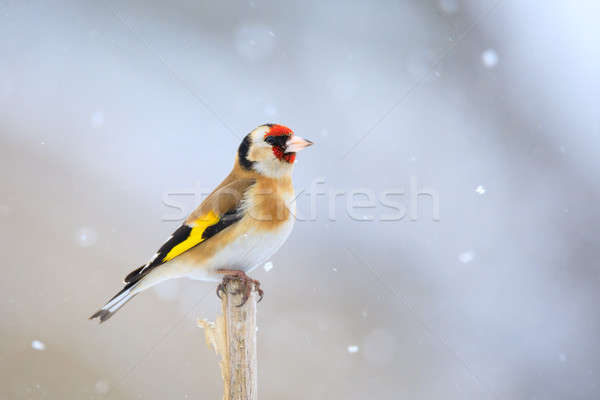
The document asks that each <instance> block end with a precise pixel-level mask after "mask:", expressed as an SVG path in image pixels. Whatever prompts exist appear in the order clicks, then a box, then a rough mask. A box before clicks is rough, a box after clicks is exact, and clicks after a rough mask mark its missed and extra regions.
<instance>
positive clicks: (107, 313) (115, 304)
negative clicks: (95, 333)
mask: <svg viewBox="0 0 600 400" xmlns="http://www.w3.org/2000/svg"><path fill="white" fill-rule="evenodd" d="M140 281H141V280H136V281H134V282H129V283H127V284H126V285H125V287H124V288H123V289H121V291H120V292H119V293H117V294H116V295H115V296H114V297H113V298H112V299H110V300H109V301H108V302H107V303H106V304H105V305H104V306H103V307H102V308H101V309H99V310H98V311H96V312H95V313H94V314H93V315H92V316H91V317H90V319H94V318H99V319H100V323H102V322H104V321H106V320H107V319H109V318H110V317H112V316H113V314H114V313H116V312H117V311H118V310H119V309H120V308H121V307H123V306H124V305H125V303H127V302H128V301H129V300H131V299H132V298H133V297H134V296H135V295H136V294H138V293H139V292H138V291H136V290H135V289H136V287H137V285H138V283H140Z"/></svg>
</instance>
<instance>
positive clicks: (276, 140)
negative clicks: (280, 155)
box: [265, 135, 289, 148]
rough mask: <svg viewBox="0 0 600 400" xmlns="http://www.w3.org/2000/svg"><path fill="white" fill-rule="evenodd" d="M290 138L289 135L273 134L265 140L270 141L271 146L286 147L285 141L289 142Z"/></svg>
mask: <svg viewBox="0 0 600 400" xmlns="http://www.w3.org/2000/svg"><path fill="white" fill-rule="evenodd" d="M288 139H289V137H288V136H287V135H271V136H267V137H266V138H265V142H267V143H269V144H270V145H271V146H277V147H281V148H284V147H285V142H287V140H288Z"/></svg>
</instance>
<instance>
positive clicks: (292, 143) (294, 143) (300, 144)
mask: <svg viewBox="0 0 600 400" xmlns="http://www.w3.org/2000/svg"><path fill="white" fill-rule="evenodd" d="M311 144H313V142H311V141H310V140H307V139H304V138H303V137H300V136H296V135H294V136H292V137H291V138H289V139H288V141H287V142H285V152H286V153H295V152H297V151H300V150H302V149H303V148H305V147H308V146H310V145H311Z"/></svg>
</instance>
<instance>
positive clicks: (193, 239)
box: [162, 211, 220, 262]
mask: <svg viewBox="0 0 600 400" xmlns="http://www.w3.org/2000/svg"><path fill="white" fill-rule="evenodd" d="M219 220H220V218H219V216H218V215H217V214H215V212H214V211H211V212H209V213H208V214H206V215H205V216H203V217H200V218H198V219H196V220H194V222H193V223H192V225H191V230H190V232H189V234H188V236H187V238H186V239H185V240H184V241H182V242H180V243H178V244H177V245H176V246H175V247H173V248H172V249H171V250H169V252H168V253H167V255H166V256H165V257H164V258H163V259H162V262H167V261H169V260H172V259H173V258H175V257H177V256H178V255H180V254H181V253H183V252H185V251H187V250H189V249H191V248H192V247H194V246H195V245H197V244H198V243H201V242H203V241H204V240H206V239H207V238H206V236H205V235H204V233H205V231H206V228H208V227H209V226H213V225H216V224H217V223H218V222H219Z"/></svg>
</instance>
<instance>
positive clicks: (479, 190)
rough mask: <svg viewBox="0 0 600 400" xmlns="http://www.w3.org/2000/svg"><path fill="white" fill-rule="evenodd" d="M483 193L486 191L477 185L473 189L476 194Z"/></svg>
mask: <svg viewBox="0 0 600 400" xmlns="http://www.w3.org/2000/svg"><path fill="white" fill-rule="evenodd" d="M485 192H486V189H485V188H484V187H483V186H481V185H479V186H477V187H476V188H475V193H477V194H485Z"/></svg>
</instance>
